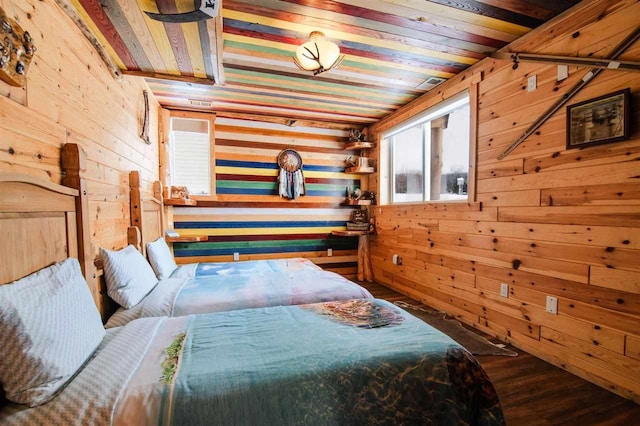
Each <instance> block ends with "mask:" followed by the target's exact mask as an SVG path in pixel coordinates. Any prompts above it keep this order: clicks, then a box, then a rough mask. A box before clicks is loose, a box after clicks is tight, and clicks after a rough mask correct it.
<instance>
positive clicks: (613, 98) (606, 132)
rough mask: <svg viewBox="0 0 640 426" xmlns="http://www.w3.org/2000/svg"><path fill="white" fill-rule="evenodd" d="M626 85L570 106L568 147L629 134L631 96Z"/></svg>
mask: <svg viewBox="0 0 640 426" xmlns="http://www.w3.org/2000/svg"><path fill="white" fill-rule="evenodd" d="M630 97H631V90H630V89H624V90H620V91H618V92H615V93H610V94H608V95H604V96H600V97H599V98H595V99H590V100H588V101H584V102H580V103H577V104H575V105H569V106H568V107H567V149H570V148H583V147H585V146H591V145H598V144H601V143H609V142H615V141H621V140H625V139H627V138H629V132H630V130H629V129H630V114H629V98H630Z"/></svg>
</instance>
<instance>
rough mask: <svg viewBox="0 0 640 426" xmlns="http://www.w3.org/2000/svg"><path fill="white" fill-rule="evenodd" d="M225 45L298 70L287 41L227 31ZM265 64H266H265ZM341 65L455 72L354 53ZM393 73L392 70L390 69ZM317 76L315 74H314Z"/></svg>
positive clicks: (439, 73) (436, 74) (438, 73)
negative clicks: (390, 61)
mask: <svg viewBox="0 0 640 426" xmlns="http://www.w3.org/2000/svg"><path fill="white" fill-rule="evenodd" d="M225 47H226V48H227V50H226V51H225V52H230V51H231V49H232V48H234V47H235V48H238V49H239V50H240V51H243V52H246V54H247V55H248V56H253V55H256V54H259V53H264V54H271V55H273V56H272V57H273V58H278V59H280V60H281V61H285V62H286V64H287V67H288V68H292V69H293V70H298V68H297V67H295V66H293V60H292V59H290V58H292V57H293V55H294V54H295V53H294V52H295V49H294V46H292V45H289V44H287V43H279V42H276V41H267V40H261V39H255V38H251V37H247V36H242V35H236V34H231V33H227V35H226V37H225ZM227 56H229V55H227V54H226V53H225V62H226V57H227ZM265 65H267V64H265ZM342 66H350V67H353V68H365V69H376V68H383V67H386V68H390V69H391V70H398V69H402V70H405V71H412V72H415V73H418V74H423V75H424V78H425V79H427V78H429V77H431V76H433V77H439V78H450V77H452V76H454V75H455V74H456V73H452V72H447V71H441V70H438V69H435V68H437V66H435V65H431V64H427V63H424V64H422V65H421V66H413V65H407V64H402V63H391V64H390V63H389V62H387V61H381V60H378V59H372V58H367V57H364V56H354V55H351V54H349V55H346V56H345V59H344V60H343V62H342V65H341V67H342ZM339 70H340V68H336V69H334V70H332V72H331V74H334V75H335V74H337V73H339V72H340V71H339ZM300 72H301V73H303V74H308V72H306V71H300ZM392 73H393V71H392ZM316 77H317V76H316Z"/></svg>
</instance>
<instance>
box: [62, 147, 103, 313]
mask: <svg viewBox="0 0 640 426" xmlns="http://www.w3.org/2000/svg"><path fill="white" fill-rule="evenodd" d="M61 158H62V184H63V185H64V186H68V187H70V188H74V189H77V190H78V192H79V195H78V197H76V224H77V228H78V260H79V261H80V267H81V268H82V273H83V274H84V276H85V278H86V280H87V283H88V284H89V289H90V290H91V293H92V294H93V299H94V300H95V302H96V305H97V306H98V308H99V309H100V310H101V312H102V306H101V305H102V302H101V300H102V299H101V296H100V286H99V285H98V279H97V270H96V267H95V265H94V264H93V259H94V257H95V251H94V250H93V248H92V247H91V237H90V234H89V194H88V192H87V184H86V182H85V181H84V179H83V178H82V176H81V174H83V173H84V172H85V171H86V169H87V155H86V153H85V152H84V150H83V149H82V148H81V147H80V146H79V145H77V144H75V143H68V144H65V145H64V146H63V147H62V153H61Z"/></svg>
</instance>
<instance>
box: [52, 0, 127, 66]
mask: <svg viewBox="0 0 640 426" xmlns="http://www.w3.org/2000/svg"><path fill="white" fill-rule="evenodd" d="M65 1H66V0H65ZM68 1H69V3H70V4H71V5H73V8H74V9H75V11H76V12H77V18H78V19H79V20H81V21H82V22H83V23H84V25H85V26H86V29H88V30H89V34H87V31H86V29H84V28H82V26H81V25H78V28H80V31H82V33H83V34H84V35H85V37H86V38H87V39H88V40H89V42H90V43H91V44H92V45H94V47H95V48H96V50H97V51H98V54H99V55H100V57H101V58H102V60H103V61H104V62H105V64H106V65H107V68H110V69H111V73H112V74H113V75H114V76H116V78H117V72H116V70H114V69H113V68H114V64H109V62H110V61H109V58H110V59H111V60H112V61H113V62H114V63H115V67H117V69H118V70H123V69H126V66H125V65H124V63H123V62H122V60H121V59H120V57H119V56H118V54H117V53H116V51H115V50H113V47H111V44H109V42H107V39H106V38H105V37H104V35H102V33H101V32H100V30H99V29H98V27H97V26H96V24H95V23H94V22H93V20H92V19H91V18H90V17H89V15H88V14H87V12H86V11H85V10H84V8H83V7H82V5H81V4H80V3H79V1H78V0H68ZM56 3H57V4H58V5H60V4H61V2H60V0H56ZM67 7H68V8H69V9H71V7H70V6H68V5H63V6H62V9H63V10H65V12H66V13H67V15H68V16H69V17H70V18H71V19H72V20H73V21H75V20H76V17H75V16H73V15H74V14H73V13H72V12H71V13H70V12H68V11H67ZM92 37H93V38H95V41H97V42H98V44H99V45H100V46H101V48H102V49H104V50H103V51H100V47H97V46H95V41H94V40H92ZM105 55H108V57H107V58H105Z"/></svg>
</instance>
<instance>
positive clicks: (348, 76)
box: [71, 0, 579, 127]
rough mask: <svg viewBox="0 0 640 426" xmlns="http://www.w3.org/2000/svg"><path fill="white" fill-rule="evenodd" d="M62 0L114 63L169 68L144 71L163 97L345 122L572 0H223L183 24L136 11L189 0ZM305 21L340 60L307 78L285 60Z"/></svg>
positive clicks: (393, 103) (175, 6)
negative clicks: (212, 15) (210, 12)
mask: <svg viewBox="0 0 640 426" xmlns="http://www.w3.org/2000/svg"><path fill="white" fill-rule="evenodd" d="M71 2H72V4H73V5H74V6H75V7H76V9H77V10H78V12H79V14H80V16H81V17H82V19H83V20H84V21H85V23H86V24H87V25H88V27H89V28H90V29H91V31H92V32H93V33H94V35H95V36H96V37H97V39H98V41H99V42H100V43H101V44H103V45H104V46H105V48H106V50H107V52H108V53H109V55H110V56H111V57H112V59H113V60H114V62H115V63H116V64H117V66H118V67H119V68H120V69H121V70H123V71H124V72H129V73H138V72H142V73H143V74H147V75H150V74H152V73H155V74H161V75H165V76H168V77H169V78H170V79H165V78H148V83H149V86H150V87H151V90H152V91H153V92H154V94H155V96H156V97H157V99H158V100H159V101H160V103H161V104H163V105H164V106H167V107H170V108H182V109H194V110H208V111H211V110H212V111H216V112H226V113H228V114H233V113H249V114H261V115H269V116H278V117H284V118H286V119H289V120H305V121H307V120H314V121H323V122H327V123H333V124H334V125H336V124H337V125H344V126H351V127H354V126H357V125H366V124H369V123H372V122H375V121H377V120H379V119H380V118H381V117H384V116H386V115H388V114H389V113H391V112H393V111H394V110H396V109H397V108H399V107H400V106H402V105H404V104H406V103H408V102H409V101H411V100H412V99H414V98H416V97H417V96H419V95H420V94H422V93H424V92H426V91H428V90H430V89H432V88H433V87H435V86H436V85H437V84H439V83H440V82H442V81H444V80H446V79H448V78H450V77H452V76H454V75H455V74H457V73H459V72H460V71H462V70H464V69H465V68H467V67H468V66H470V65H473V64H474V63H476V62H477V61H479V60H480V59H482V58H483V57H485V56H486V55H487V54H490V53H491V52H493V51H495V50H497V49H499V48H501V47H503V46H505V45H506V44H508V43H509V42H511V41H513V40H515V39H516V38H518V37H519V36H521V35H523V34H525V33H526V32H528V31H529V30H530V29H532V28H534V27H537V26H539V25H540V24H542V23H543V22H545V21H547V20H549V19H551V18H553V17H554V16H556V15H557V14H559V13H561V12H562V11H564V10H566V9H568V8H569V7H571V6H573V5H574V4H576V3H578V2H579V1H578V0H554V1H545V0H455V1H453V0H430V1H427V0H384V1H381V0H376V1H372V0H341V1H333V0H325V1H317V0H316V1H314V0H224V1H223V3H222V19H211V20H208V21H206V22H198V23H189V24H170V23H161V22H157V21H153V20H151V19H149V18H148V17H147V16H146V15H145V14H144V13H143V11H150V12H161V13H178V12H185V11H189V10H193V9H194V8H196V7H198V6H199V4H200V1H199V0H155V1H154V0H71ZM221 24H222V25H221ZM220 26H222V30H221V29H220ZM311 31H323V32H324V33H325V35H326V36H327V38H328V39H329V40H331V41H333V42H335V43H336V44H338V45H339V47H340V50H341V53H342V54H344V55H345V59H344V62H343V63H342V65H341V66H340V67H339V68H337V69H333V70H330V71H328V72H325V73H322V74H319V75H317V76H315V77H314V76H313V75H312V73H310V72H304V71H301V70H299V69H298V68H297V67H296V66H295V64H294V63H293V61H292V57H293V55H294V52H295V50H296V48H297V47H298V46H299V45H300V44H302V43H304V42H305V41H307V39H308V35H309V33H310V32H311ZM223 43H224V47H223V54H222V55H220V54H219V50H220V47H221V46H222V45H223ZM216 52H218V54H216ZM220 57H221V58H222V64H221V63H220V61H219V58H220ZM176 79H177V80H176ZM180 80H181V81H180ZM194 82H198V83H199V82H202V83H205V84H198V83H194ZM214 82H215V83H216V84H215V85H213V84H212V83H214Z"/></svg>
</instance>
